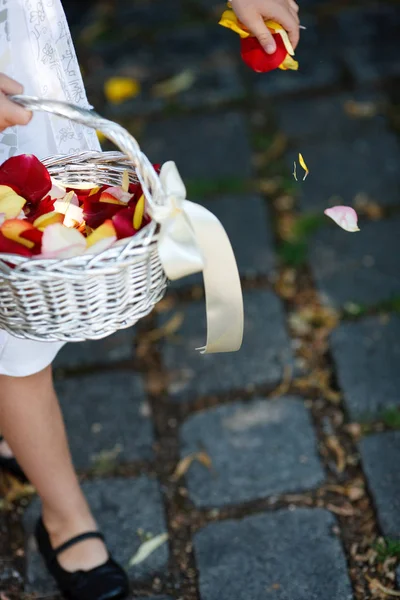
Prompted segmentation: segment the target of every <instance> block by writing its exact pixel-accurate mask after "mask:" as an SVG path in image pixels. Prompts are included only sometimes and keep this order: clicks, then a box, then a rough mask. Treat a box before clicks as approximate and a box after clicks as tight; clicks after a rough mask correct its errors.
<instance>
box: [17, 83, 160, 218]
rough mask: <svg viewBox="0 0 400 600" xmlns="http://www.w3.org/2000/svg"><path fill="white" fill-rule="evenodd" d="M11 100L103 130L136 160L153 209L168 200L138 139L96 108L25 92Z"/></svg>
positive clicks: (144, 188) (133, 161)
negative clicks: (91, 108) (95, 109)
mask: <svg viewBox="0 0 400 600" xmlns="http://www.w3.org/2000/svg"><path fill="white" fill-rule="evenodd" d="M10 100H12V101H13V102H15V103H16V104H19V105H20V106H23V107H24V108H26V109H27V110H30V111H41V112H46V113H50V114H52V115H56V116H57V117H63V118H65V119H69V120H70V121H74V122H75V123H79V124H81V125H85V126H86V127H91V128H92V129H96V130H97V131H100V132H101V133H102V134H103V135H104V136H105V137H106V138H108V139H109V140H111V141H112V142H113V143H114V144H115V145H116V146H117V147H118V148H119V149H120V150H121V152H123V153H124V154H126V156H127V157H128V158H129V160H130V161H131V162H132V164H133V166H134V167H135V170H136V174H137V176H138V179H139V181H140V183H141V185H142V189H143V193H144V195H145V197H146V200H147V202H148V204H149V208H150V212H151V209H152V208H153V207H154V208H155V206H154V205H163V204H164V203H165V199H164V198H165V194H164V191H163V189H162V186H161V183H160V179H159V177H158V175H157V173H156V171H155V170H154V167H153V165H152V164H151V162H150V161H149V159H148V158H147V156H146V155H145V154H143V152H142V151H141V150H140V147H139V144H138V143H137V141H136V140H135V138H134V137H133V136H132V135H131V134H130V133H128V131H126V129H124V128H123V127H121V125H118V124H117V123H114V122H113V121H109V120H108V119H104V118H103V117H100V115H98V114H97V113H96V112H94V111H93V110H88V109H86V108H81V107H80V106H75V105H73V104H68V103H67V102H60V101H59V100H45V99H43V98H36V97H34V96H25V95H16V96H11V97H10Z"/></svg>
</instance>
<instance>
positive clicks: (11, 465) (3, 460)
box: [0, 435, 29, 483]
mask: <svg viewBox="0 0 400 600" xmlns="http://www.w3.org/2000/svg"><path fill="white" fill-rule="evenodd" d="M0 442H4V438H3V436H2V435H0ZM0 469H1V470H2V471H5V472H6V473H8V474H9V475H12V476H13V477H15V478H16V479H18V481H20V482H21V483H29V481H28V478H27V476H26V475H25V473H24V472H23V470H22V469H21V467H20V466H19V464H18V463H17V461H16V459H15V458H14V457H13V456H2V455H1V454H0Z"/></svg>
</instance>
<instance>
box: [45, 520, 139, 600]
mask: <svg viewBox="0 0 400 600" xmlns="http://www.w3.org/2000/svg"><path fill="white" fill-rule="evenodd" d="M35 537H36V541H37V544H38V547H39V551H40V553H41V555H42V557H43V559H44V561H45V563H46V566H47V569H48V571H49V573H50V574H51V575H52V576H53V577H54V579H55V581H56V583H57V585H58V588H59V590H60V591H61V592H62V593H63V594H64V596H65V597H66V598H68V600H120V599H122V598H126V597H127V596H128V594H129V582H128V577H127V575H126V573H125V571H124V570H123V569H122V567H120V566H119V564H118V563H116V562H115V561H114V559H113V558H112V557H111V556H109V558H108V560H107V561H106V562H105V563H104V564H102V565H100V566H99V567H95V568H94V569H91V570H90V571H74V572H72V573H71V572H69V571H65V569H63V568H62V567H61V565H60V563H59V562H58V559H57V556H58V555H59V554H61V552H64V550H67V548H70V547H71V546H73V545H74V544H79V543H80V542H83V541H84V540H88V539H91V538H98V539H101V540H103V541H104V537H103V535H102V534H101V533H100V532H99V531H88V532H87V533H83V534H81V535H77V536H76V537H74V538H72V539H70V540H69V541H68V542H65V543H64V544H62V545H61V546H59V547H58V548H54V549H53V548H52V546H51V542H50V537H49V534H48V533H47V529H46V527H45V526H44V523H43V520H42V519H41V518H40V519H39V521H38V522H37V525H36V530H35Z"/></svg>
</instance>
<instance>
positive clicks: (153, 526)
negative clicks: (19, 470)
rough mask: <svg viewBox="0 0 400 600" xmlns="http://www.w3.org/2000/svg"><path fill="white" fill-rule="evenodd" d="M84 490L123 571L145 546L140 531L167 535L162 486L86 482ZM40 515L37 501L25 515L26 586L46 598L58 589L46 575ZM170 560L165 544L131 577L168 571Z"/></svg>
mask: <svg viewBox="0 0 400 600" xmlns="http://www.w3.org/2000/svg"><path fill="white" fill-rule="evenodd" d="M83 490H84V492H85V494H86V497H87V499H88V501H89V504H90V506H91V508H92V510H93V514H94V516H95V518H96V520H97V522H98V524H99V529H100V530H101V531H102V532H103V533H104V535H105V537H106V540H107V545H108V547H109V549H110V552H111V553H112V554H113V555H114V557H115V559H116V560H117V561H118V562H120V564H121V565H122V566H123V567H127V565H128V562H129V561H130V559H131V558H132V557H133V556H134V555H135V553H136V552H137V550H138V548H139V547H140V545H141V543H142V542H141V538H140V535H139V534H138V531H139V533H140V530H142V531H143V532H144V534H152V535H154V536H156V535H159V534H162V533H165V532H166V531H167V527H166V523H165V519H164V511H163V507H162V503H161V496H160V491H159V487H158V484H157V483H156V482H155V481H152V480H150V479H148V478H147V477H139V478H138V479H125V480H123V479H107V480H104V481H100V480H99V481H93V482H86V483H84V484H83ZM39 514H40V503H39V501H38V500H34V501H33V502H32V504H31V505H30V506H29V508H28V509H27V511H26V513H25V515H24V528H25V536H26V586H27V591H30V592H36V593H43V594H46V593H51V592H53V591H54V590H55V585H54V582H53V581H52V579H51V578H50V576H49V575H48V574H47V573H46V570H45V567H44V565H43V562H42V559H41V557H40V555H39V553H38V551H37V548H36V542H35V539H34V536H33V531H34V528H35V524H36V521H37V519H38V516H39ZM167 560H168V545H167V543H165V544H163V545H162V546H160V547H159V548H158V549H157V550H155V551H154V552H153V553H152V554H151V555H150V556H149V557H148V558H147V559H146V560H145V561H144V562H142V563H140V564H139V565H137V566H135V567H131V568H130V569H129V570H128V573H129V575H130V577H131V579H144V578H147V577H150V576H152V575H154V574H155V573H161V572H162V571H164V570H165V569H166V565H167Z"/></svg>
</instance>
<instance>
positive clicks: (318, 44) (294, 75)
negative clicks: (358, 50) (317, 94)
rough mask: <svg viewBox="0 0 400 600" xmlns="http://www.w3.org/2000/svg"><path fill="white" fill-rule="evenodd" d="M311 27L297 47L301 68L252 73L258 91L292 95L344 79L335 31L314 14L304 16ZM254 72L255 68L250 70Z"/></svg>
mask: <svg viewBox="0 0 400 600" xmlns="http://www.w3.org/2000/svg"><path fill="white" fill-rule="evenodd" d="M302 23H303V24H304V25H305V26H306V27H307V30H306V31H304V32H303V34H302V36H301V40H300V44H299V46H298V48H297V49H296V57H295V58H296V60H298V61H299V70H298V71H281V70H276V71H271V72H270V73H267V75H262V74H259V73H255V74H253V75H252V78H253V82H254V86H255V90H256V92H257V93H258V94H259V95H261V96H263V95H266V96H273V95H276V94H279V95H283V94H290V93H294V92H299V91H302V90H313V89H323V88H326V87H328V86H332V85H335V84H337V83H338V82H339V81H340V79H341V68H340V64H339V62H338V61H337V60H336V54H337V51H336V46H337V42H336V41H335V38H334V35H333V32H332V31H331V29H330V28H329V27H326V26H321V25H320V24H318V23H317V21H316V19H314V18H313V17H311V16H308V15H307V16H304V17H303V16H302ZM249 72H250V73H251V71H250V70H249Z"/></svg>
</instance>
